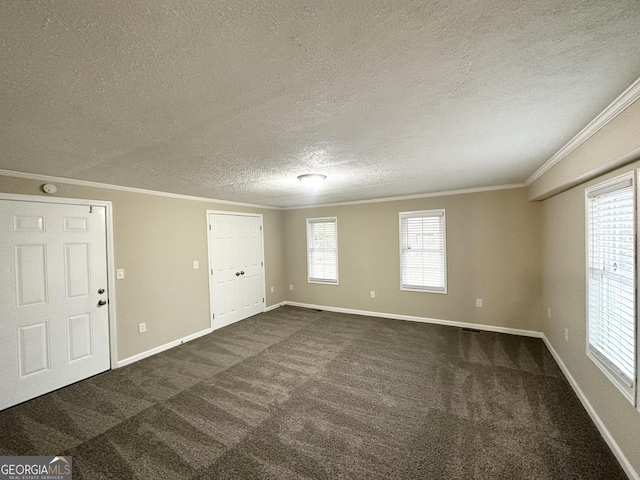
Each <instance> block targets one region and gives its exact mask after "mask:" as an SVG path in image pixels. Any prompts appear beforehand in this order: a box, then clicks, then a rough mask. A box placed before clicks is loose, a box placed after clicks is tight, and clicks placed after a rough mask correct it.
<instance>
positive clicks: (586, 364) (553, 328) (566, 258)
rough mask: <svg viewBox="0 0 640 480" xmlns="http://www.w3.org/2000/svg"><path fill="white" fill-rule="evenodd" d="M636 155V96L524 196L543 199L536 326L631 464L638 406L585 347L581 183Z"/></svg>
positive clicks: (639, 468)
mask: <svg viewBox="0 0 640 480" xmlns="http://www.w3.org/2000/svg"><path fill="white" fill-rule="evenodd" d="M639 158H640V102H638V101H636V102H635V103H634V104H632V105H631V106H630V107H628V108H627V109H626V110H625V111H623V112H622V113H621V114H620V115H618V116H617V117H616V118H614V119H613V120H612V121H610V122H609V123H608V124H607V125H606V126H605V127H603V128H602V129H601V130H599V131H598V132H597V133H596V134H594V135H593V136H592V137H591V138H589V139H588V140H587V141H586V142H584V143H583V144H582V145H581V146H580V147H578V148H577V149H575V150H574V151H573V152H571V153H570V154H569V155H567V156H566V157H565V158H564V159H563V160H562V161H561V162H560V163H558V164H557V165H556V166H554V167H553V168H551V169H550V170H549V171H548V172H547V173H545V174H544V175H543V176H542V177H540V179H538V180H537V181H536V182H534V183H533V184H532V185H531V186H530V187H529V198H532V199H536V198H537V199H546V200H544V201H542V202H541V204H542V229H541V230H542V259H543V261H542V283H543V291H542V302H543V305H544V307H545V309H546V306H549V307H550V308H551V318H550V319H547V318H546V315H544V316H543V325H542V329H543V332H544V334H545V335H546V337H547V339H548V340H549V342H550V343H551V345H552V346H553V348H554V349H555V350H556V352H557V353H558V355H559V357H560V358H561V359H562V361H563V363H564V364H565V366H566V367H567V369H568V370H569V372H570V373H571V375H572V376H573V378H574V379H575V381H576V383H577V385H578V386H579V388H580V389H581V390H582V391H583V393H584V395H585V396H586V398H587V400H588V401H589V403H590V404H591V405H592V406H593V408H594V410H595V412H596V413H597V415H598V416H599V417H600V418H601V419H602V421H603V423H604V425H605V427H606V428H607V429H608V431H609V432H610V433H611V435H612V437H613V439H614V440H615V442H616V443H617V444H618V445H619V446H620V448H621V450H622V452H623V454H624V455H625V456H626V457H627V459H628V460H629V462H630V463H631V465H632V466H633V468H634V469H635V470H636V472H640V451H639V450H638V447H637V440H638V432H640V413H639V412H638V411H636V409H635V408H634V407H633V406H632V405H631V404H630V403H629V402H628V401H627V400H626V399H625V397H624V396H623V395H622V394H621V393H620V392H619V391H618V390H617V389H616V387H615V386H614V385H613V384H612V382H611V381H609V380H608V379H607V377H605V375H604V374H603V373H602V372H601V371H600V369H598V367H596V365H595V364H594V363H593V361H591V360H590V359H589V358H588V357H587V354H586V304H585V303H586V273H585V271H586V263H585V262H586V258H585V240H586V239H585V200H584V191H585V188H586V187H588V186H591V185H593V184H596V183H599V182H601V181H603V180H605V179H607V178H610V177H612V176H615V175H618V174H620V173H623V172H627V171H630V170H633V169H635V168H638V167H640V162H637V160H638V159H639ZM633 162H635V163H633ZM614 169H617V170H614ZM559 192H561V193H559ZM565 328H567V329H568V330H569V340H568V341H565V339H564V329H565Z"/></svg>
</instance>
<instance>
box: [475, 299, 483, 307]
mask: <svg viewBox="0 0 640 480" xmlns="http://www.w3.org/2000/svg"><path fill="white" fill-rule="evenodd" d="M481 306H482V299H481V298H476V307H481Z"/></svg>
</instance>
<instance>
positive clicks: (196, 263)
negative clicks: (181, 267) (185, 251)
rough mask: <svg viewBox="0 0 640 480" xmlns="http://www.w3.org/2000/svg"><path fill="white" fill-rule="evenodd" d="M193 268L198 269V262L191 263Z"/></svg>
mask: <svg viewBox="0 0 640 480" xmlns="http://www.w3.org/2000/svg"><path fill="white" fill-rule="evenodd" d="M193 268H194V269H195V268H198V260H194V261H193Z"/></svg>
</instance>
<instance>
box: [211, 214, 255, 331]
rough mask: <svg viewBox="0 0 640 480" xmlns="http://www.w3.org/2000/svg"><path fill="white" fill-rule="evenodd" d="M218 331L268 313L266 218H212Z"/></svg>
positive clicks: (213, 301) (214, 307)
mask: <svg viewBox="0 0 640 480" xmlns="http://www.w3.org/2000/svg"><path fill="white" fill-rule="evenodd" d="M209 258H210V265H209V268H210V272H209V273H210V274H211V311H212V312H213V315H214V318H213V323H212V326H213V328H214V329H216V328H220V327H224V326H225V325H229V324H230V323H233V322H237V321H238V320H242V319H244V318H247V317H250V316H252V315H255V314H257V313H261V312H263V311H264V261H263V258H262V217H261V216H255V215H254V216H249V215H238V214H214V213H210V214H209Z"/></svg>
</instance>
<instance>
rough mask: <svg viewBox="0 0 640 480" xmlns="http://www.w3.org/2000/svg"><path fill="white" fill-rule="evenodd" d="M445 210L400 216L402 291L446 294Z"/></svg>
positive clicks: (409, 213) (403, 213)
mask: <svg viewBox="0 0 640 480" xmlns="http://www.w3.org/2000/svg"><path fill="white" fill-rule="evenodd" d="M445 233H446V228H445V213H444V210H428V211H422V212H402V213H400V272H401V289H402V290H418V291H425V292H437V293H446V292H447V258H446V257H447V255H446V234H445Z"/></svg>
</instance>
